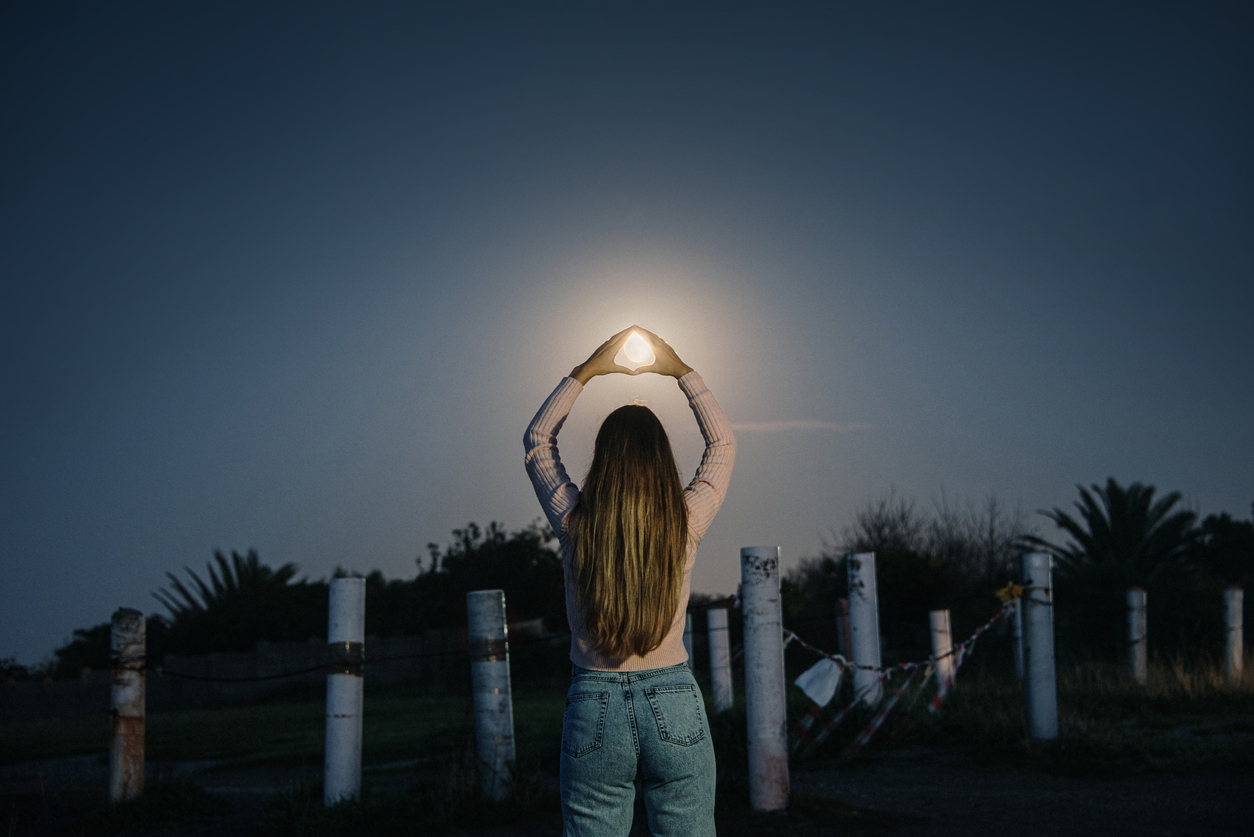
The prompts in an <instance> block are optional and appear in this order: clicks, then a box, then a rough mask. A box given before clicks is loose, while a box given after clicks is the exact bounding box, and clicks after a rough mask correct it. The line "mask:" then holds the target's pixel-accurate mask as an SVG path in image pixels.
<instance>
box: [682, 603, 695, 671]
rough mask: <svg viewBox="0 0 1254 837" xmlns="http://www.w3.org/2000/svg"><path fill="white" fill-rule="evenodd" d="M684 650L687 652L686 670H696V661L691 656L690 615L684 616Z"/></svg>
mask: <svg viewBox="0 0 1254 837" xmlns="http://www.w3.org/2000/svg"><path fill="white" fill-rule="evenodd" d="M684 650H685V651H687V652H688V668H689V669H690V670H692V671H696V670H697V661H696V660H695V659H694V658H693V656H692V614H691V613H685V614H684Z"/></svg>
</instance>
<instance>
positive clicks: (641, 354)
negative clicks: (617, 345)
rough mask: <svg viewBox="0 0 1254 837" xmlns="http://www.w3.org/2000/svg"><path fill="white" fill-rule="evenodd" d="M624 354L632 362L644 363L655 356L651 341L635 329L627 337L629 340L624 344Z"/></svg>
mask: <svg viewBox="0 0 1254 837" xmlns="http://www.w3.org/2000/svg"><path fill="white" fill-rule="evenodd" d="M623 354H625V355H627V359H628V360H630V361H631V362H632V363H639V364H643V363H645V361H647V360H648V359H649V358H650V357H652V356H653V348H652V347H651V346H650V345H649V341H647V340H645V339H644V338H643V337H641V336H640V332H638V331H633V332H632V333H631V335H630V336H629V337H628V338H627V342H626V343H624V344H623Z"/></svg>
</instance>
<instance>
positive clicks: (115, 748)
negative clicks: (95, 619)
mask: <svg viewBox="0 0 1254 837" xmlns="http://www.w3.org/2000/svg"><path fill="white" fill-rule="evenodd" d="M146 634H147V627H146V625H145V622H144V614H142V613H140V612H139V611H138V610H130V609H129V608H119V609H118V610H117V612H115V613H114V614H113V619H112V622H111V624H110V626H109V651H110V654H111V656H112V657H113V686H112V688H111V689H110V698H111V699H112V703H113V709H112V715H113V728H112V731H111V734H110V736H109V801H110V802H121V801H123V800H126V799H134V798H135V797H137V796H139V795H140V794H142V793H143V792H144V657H145V654H146V648H145V646H146V639H147V637H146Z"/></svg>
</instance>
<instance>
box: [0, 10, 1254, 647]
mask: <svg viewBox="0 0 1254 837" xmlns="http://www.w3.org/2000/svg"><path fill="white" fill-rule="evenodd" d="M523 5H524V4H504V3H502V4H474V3H440V4H434V3H426V4H413V5H409V4H399V3H379V4H342V5H331V4H321V3H300V4H290V5H273V4H271V5H266V6H265V7H264V8H263V9H258V8H253V4H235V3H224V2H214V3H189V4H166V3H149V4H126V5H125V6H124V7H122V8H116V7H114V6H113V5H112V4H89V3H73V4H58V3H33V2H32V3H21V2H19V3H10V4H9V5H8V6H7V7H6V10H5V11H3V12H2V13H0V118H2V119H3V130H2V132H0V142H2V143H3V146H4V153H3V157H2V158H0V178H2V180H0V254H2V255H0V271H2V272H3V277H4V281H3V296H2V297H0V339H2V340H3V341H4V342H3V353H2V357H3V392H4V397H3V400H2V402H0V403H2V405H3V406H2V412H0V415H2V416H3V419H2V421H3V426H2V429H3V433H2V434H0V491H2V494H0V501H2V502H3V508H4V512H3V524H2V529H0V559H2V560H3V578H2V581H0V657H4V656H15V657H17V658H18V660H19V661H21V662H26V663H33V662H36V661H37V660H39V659H41V658H43V657H45V656H47V655H48V654H49V653H50V652H51V651H52V649H53V648H54V647H55V646H56V645H58V644H60V643H61V642H63V641H64V640H65V639H67V638H68V636H69V633H70V631H71V629H73V628H75V627H80V626H86V625H91V624H94V623H98V622H101V621H104V620H106V619H107V618H108V616H109V614H110V613H111V612H112V611H113V610H114V609H115V608H117V607H119V606H131V607H138V608H141V609H144V610H145V611H150V612H151V611H155V610H157V609H158V605H157V603H156V602H155V601H154V600H153V599H151V597H150V595H149V593H150V591H152V590H154V589H156V588H158V587H160V586H161V585H162V584H163V582H164V580H165V579H164V574H165V572H166V571H167V570H178V569H179V568H180V567H182V566H183V565H185V564H186V565H190V566H192V567H196V568H199V567H203V565H204V562H205V561H206V560H207V559H209V557H210V555H211V551H212V550H213V549H215V548H217V549H224V550H231V549H237V550H241V551H242V550H245V549H248V548H250V547H255V548H257V549H258V550H259V551H260V553H261V556H262V557H263V559H265V560H267V561H269V562H271V563H274V564H278V563H282V562H286V561H295V562H296V563H298V564H299V565H300V567H301V568H302V570H303V571H304V572H305V573H308V574H309V575H310V576H313V577H318V576H325V575H327V574H328V573H329V572H330V571H331V570H332V569H334V567H336V566H337V565H342V566H345V567H350V568H356V569H359V570H369V569H371V568H375V567H377V568H379V569H382V570H383V571H384V572H385V573H386V574H387V575H389V576H399V577H409V576H411V575H412V574H413V573H414V572H415V570H416V566H415V562H414V559H415V557H416V556H418V555H419V554H421V553H423V552H424V545H425V544H426V543H427V542H428V541H433V540H434V541H440V542H443V541H445V540H446V538H447V537H448V532H449V530H450V529H452V528H453V527H455V526H459V525H462V524H464V523H466V522H467V521H471V520H474V521H479V522H487V521H489V520H493V519H496V520H502V521H504V522H505V523H506V525H507V526H510V527H518V526H522V525H524V524H526V523H527V522H529V521H531V520H533V519H535V518H536V517H537V516H538V515H539V513H540V510H539V506H538V504H537V503H536V501H535V498H534V496H533V495H532V493H531V488H530V485H529V484H528V481H527V478H526V475H525V473H524V470H523V467H522V431H523V428H524V427H525V426H526V424H527V421H528V420H529V418H530V417H531V415H532V414H533V412H534V411H535V409H536V408H537V407H538V406H539V404H540V402H541V401H542V400H543V399H544V397H545V396H546V395H547V394H548V392H549V391H550V389H551V388H552V387H553V386H554V385H555V384H556V383H557V381H558V379H559V378H560V377H561V376H562V375H564V374H565V373H566V372H568V371H569V370H570V368H571V367H572V366H573V365H575V364H576V363H577V362H578V361H580V360H582V359H583V357H585V356H586V355H587V353H588V352H589V351H591V349H593V348H594V347H595V346H596V345H597V344H598V343H599V342H600V341H601V340H602V339H604V337H606V336H608V335H609V334H610V333H612V332H614V331H616V330H618V329H620V328H622V327H624V326H626V325H628V324H630V323H631V322H633V321H638V322H640V323H641V324H643V325H645V326H646V327H648V328H651V329H653V330H654V331H657V332H658V333H660V334H662V335H663V336H664V337H666V338H667V339H668V340H669V342H671V344H672V345H674V346H675V347H676V348H677V349H678V351H679V352H680V353H681V355H682V356H683V357H684V358H685V360H687V361H688V362H689V363H690V364H692V365H693V366H694V367H696V368H697V369H699V370H700V371H701V372H702V373H703V374H704V376H705V378H706V380H707V381H708V383H709V384H710V386H711V388H712V390H713V391H714V393H715V395H716V396H717V397H718V399H719V401H720V402H721V403H722V405H723V407H724V409H725V410H726V412H727V414H728V415H729V417H730V418H731V420H732V421H733V422H735V423H737V424H738V425H739V426H741V428H742V429H741V430H740V432H739V439H740V454H739V462H738V464H737V470H736V474H735V476H734V478H733V482H732V488H731V491H730V493H729V495H728V498H727V502H726V505H725V506H724V508H723V511H722V513H721V514H720V516H719V518H718V520H717V521H716V522H715V524H714V527H713V529H712V530H711V532H710V534H709V536H708V537H707V539H706V541H705V543H704V544H703V546H702V548H701V553H700V556H699V558H698V564H697V568H696V571H695V574H694V583H693V587H694V589H695V590H699V591H706V592H712V593H713V592H727V591H730V590H732V589H734V587H735V584H736V582H737V580H738V576H739V565H738V556H737V550H738V548H739V547H740V546H743V545H750V544H779V545H780V546H781V547H782V548H783V554H784V558H785V562H786V564H791V563H792V562H795V561H796V560H797V559H798V558H799V557H802V556H805V555H807V554H813V553H815V552H816V551H817V550H818V549H819V548H820V546H821V544H822V542H823V539H824V537H825V536H830V534H831V533H832V531H833V530H839V529H840V528H841V527H842V526H843V525H844V524H846V523H847V522H848V521H849V520H850V518H851V516H852V514H853V512H854V511H855V510H856V509H857V508H858V507H860V506H861V505H863V504H864V503H866V502H867V501H868V500H872V499H875V498H878V497H880V496H882V495H883V494H884V493H885V492H886V491H887V490H888V489H889V488H890V487H896V488H897V489H898V490H900V491H901V492H903V493H905V494H907V495H911V496H914V497H916V498H918V499H919V500H920V501H921V502H923V503H925V504H926V503H927V502H929V501H931V500H932V499H933V498H936V497H938V496H939V495H940V493H941V492H942V491H944V492H945V494H946V496H947V497H949V498H950V500H951V501H952V500H955V499H956V500H958V501H962V500H965V499H973V500H975V499H979V498H981V497H984V496H986V495H988V494H989V493H990V492H991V493H994V494H996V495H997V496H998V497H999V498H1001V499H1002V500H1004V501H1006V502H1007V503H1010V504H1020V505H1021V507H1022V508H1023V510H1024V511H1025V512H1026V513H1028V514H1029V515H1031V514H1032V513H1033V512H1034V511H1035V510H1036V509H1039V508H1043V507H1052V506H1055V505H1064V506H1065V505H1069V504H1070V503H1071V501H1072V499H1073V498H1074V496H1075V484H1076V483H1091V482H1095V481H1102V480H1105V478H1106V477H1107V476H1114V477H1116V478H1117V479H1119V480H1121V481H1123V482H1129V481H1133V480H1142V481H1147V482H1150V483H1153V484H1155V485H1157V486H1159V488H1160V489H1162V490H1180V491H1182V492H1183V494H1184V496H1185V498H1186V501H1187V503H1188V504H1189V505H1190V506H1191V507H1193V508H1195V509H1197V510H1198V511H1200V512H1202V513H1204V514H1205V513H1209V512H1214V511H1225V510H1226V511H1230V512H1233V513H1234V514H1236V515H1237V516H1239V517H1246V516H1248V515H1249V513H1250V502H1251V500H1254V440H1252V437H1251V428H1254V387H1252V386H1251V383H1252V381H1251V372H1250V367H1251V358H1254V337H1252V335H1251V321H1252V317H1251V312H1252V311H1254V281H1251V280H1252V277H1254V270H1252V267H1254V258H1252V257H1254V244H1252V241H1251V232H1252V231H1254V223H1252V221H1254V191H1252V189H1251V186H1252V183H1254V178H1252V177H1251V174H1252V172H1251V165H1252V164H1251V160H1252V159H1254V155H1251V154H1250V149H1251V148H1254V138H1252V137H1251V127H1252V121H1254V120H1252V113H1254V110H1252V108H1251V103H1252V101H1254V98H1252V96H1251V92H1252V89H1251V87H1252V86H1251V79H1254V67H1252V66H1251V64H1252V63H1254V49H1252V48H1251V44H1252V43H1254V38H1252V37H1251V35H1252V32H1254V30H1252V28H1251V20H1250V17H1249V12H1248V6H1246V5H1244V4H1238V3H1232V4H1204V3H1188V4H1183V3H1181V4H1169V5H1156V4H1147V3H1134V4H1127V5H1123V6H1121V5H1111V4H1100V3H1099V4H1092V3H1082V4H1063V3H1054V2H1051V3H1042V4H1037V5H1034V6H1026V5H1024V4H1005V3H990V4H985V5H977V4H930V3H892V4H839V3H822V4H779V3H772V4H760V5H757V6H739V5H738V6H735V7H734V8H733V7H728V6H727V5H726V4H683V5H681V6H680V7H678V8H676V7H674V6H673V5H672V4H659V5H647V4H639V3H635V4H601V5H596V6H593V5H591V4H575V3H571V4H560V5H559V4H553V5H548V4H544V5H540V4H526V5H527V7H525V8H524V7H523ZM636 397H643V398H646V399H648V401H649V403H650V404H651V405H652V406H654V407H655V409H656V410H657V411H658V412H659V414H661V415H662V417H663V419H664V421H665V422H666V423H667V425H668V427H669V428H670V430H671V435H672V438H673V440H674V441H675V444H676V448H677V452H678V454H679V456H680V459H681V466H682V468H683V470H684V472H685V475H687V474H688V473H689V472H690V471H691V469H692V468H693V467H695V464H696V460H697V457H698V456H699V452H700V444H699V436H698V434H697V430H696V425H695V422H694V421H693V419H692V417H691V414H690V413H689V412H688V411H687V408H686V405H685V404H684V402H683V399H682V397H681V396H680V394H679V391H678V388H677V387H675V386H674V384H673V382H670V381H669V380H663V379H658V378H653V379H651V380H644V379H625V378H618V379H613V380H610V379H599V380H597V381H595V382H594V383H593V384H592V386H591V387H590V388H589V391H588V392H587V393H586V394H585V395H584V396H583V398H581V400H580V401H579V402H578V403H577V405H576V407H575V411H574V413H573V415H572V418H571V420H570V422H569V423H568V426H567V428H566V430H565V431H564V433H563V436H562V442H563V451H564V453H565V458H566V460H567V462H568V464H569V465H570V466H571V470H572V473H577V474H578V473H581V472H582V471H583V469H584V468H585V467H586V464H587V461H588V454H589V452H590V446H591V440H592V436H593V433H594V432H595V428H596V425H597V423H598V421H599V419H600V418H601V417H602V416H604V415H605V414H606V413H607V412H609V410H611V409H613V408H614V407H615V406H617V405H619V404H621V403H623V402H625V401H628V400H630V399H632V398H636ZM1035 522H1036V524H1037V525H1038V526H1040V527H1041V531H1042V533H1043V534H1049V532H1050V529H1049V528H1047V527H1049V526H1050V524H1048V523H1047V522H1046V521H1044V520H1043V519H1041V518H1036V521H1035Z"/></svg>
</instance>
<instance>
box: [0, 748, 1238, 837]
mask: <svg viewBox="0 0 1254 837" xmlns="http://www.w3.org/2000/svg"><path fill="white" fill-rule="evenodd" d="M214 767H215V766H214V765H213V764H212V763H206V762H199V763H187V762H185V763H180V764H165V765H151V766H150V768H151V775H150V781H152V780H157V779H174V778H194V779H195V780H196V781H197V782H199V783H200V784H202V785H203V786H204V787H205V788H206V789H207V790H208V791H209V792H210V793H211V794H213V795H214V796H218V797H220V798H222V799H225V800H226V801H227V802H228V803H229V809H228V812H227V813H226V814H225V815H223V816H221V817H216V818H214V819H212V820H210V821H207V822H205V823H202V824H197V825H192V826H183V827H180V828H174V829H161V830H157V831H150V832H144V833H148V834H154V835H171V837H173V835H184V836H185V837H201V835H203V836H204V837H208V835H223V834H232V835H247V834H251V833H257V826H258V824H259V821H260V818H261V814H262V812H263V811H264V810H265V808H266V806H267V805H268V804H269V803H270V801H271V800H272V799H273V798H274V795H275V794H276V793H278V792H280V791H282V790H285V789H289V788H291V787H293V786H295V785H296V784H297V783H299V782H301V781H306V782H308V781H313V780H316V779H317V770H316V769H315V767H314V766H308V767H306V768H304V769H301V768H285V769H276V768H253V769H238V770H222V769H214ZM107 775H108V774H107V767H106V766H105V764H104V763H103V759H102V758H101V757H99V756H83V757H75V758H68V759H52V760H47V761H41V762H27V763H24V764H16V765H9V766H5V767H0V835H5V836H6V837H19V835H21V837H25V835H37V834H38V835H44V834H47V835H79V834H86V833H90V832H88V831H86V830H85V827H84V822H85V819H86V817H87V816H88V815H89V814H90V813H91V812H92V811H94V810H97V809H99V808H100V806H102V805H103V804H104V802H105V789H106V786H107ZM414 775H415V774H414V773H413V772H412V771H410V770H408V769H407V766H406V765H404V764H398V765H391V766H387V767H385V768H384V769H374V770H370V771H368V772H367V773H366V775H365V776H364V779H363V781H364V784H365V786H366V787H367V788H369V789H373V790H376V791H386V790H401V789H404V788H405V787H407V786H408V784H410V783H412V782H413V780H414ZM792 787H793V802H792V805H791V807H790V809H789V811H788V812H786V813H782V814H771V815H761V814H754V813H753V812H751V811H749V809H748V805H747V802H746V801H745V800H743V799H737V798H735V797H734V795H730V794H727V793H724V795H723V796H722V797H721V798H720V799H719V811H718V819H719V823H718V828H719V833H720V834H722V835H724V837H739V835H763V836H764V837H784V835H789V837H808V835H827V834H842V835H843V834H859V835H863V834H894V835H910V837H914V835H918V836H919V837H925V836H926V837H948V835H1002V834H1007V833H1009V834H1015V835H1023V836H1024V837H1034V836H1035V835H1041V837H1045V835H1050V836H1051V837H1052V835H1112V837H1113V835H1138V837H1140V835H1173V836H1174V837H1185V835H1238V834H1239V835H1249V834H1254V813H1251V811H1254V807H1251V801H1250V797H1251V792H1252V791H1254V774H1251V773H1248V772H1218V771H1209V772H1198V771H1196V770H1193V771H1189V772H1181V773H1178V774H1177V773H1171V772H1166V771H1154V772H1142V773H1137V774H1131V775H1122V776H1116V777H1111V778H1078V777H1072V776H1060V775H1053V774H1050V773H1046V772H1042V771H1041V770H1039V769H1036V768H1034V767H1032V766H1028V765H1023V766H1020V765H1008V764H996V765H987V764H979V763H976V762H974V761H972V760H971V759H968V758H965V757H962V756H959V755H955V754H953V753H952V752H948V751H899V752H890V753H887V754H883V755H879V756H877V757H876V758H874V759H872V760H869V761H867V762H862V763H858V764H854V765H848V766H843V767H841V768H839V769H826V770H797V771H794V773H793V776H792ZM637 813H638V816H637V823H636V827H635V828H634V829H633V832H632V834H633V835H637V834H639V835H645V834H647V833H648V831H647V827H644V823H643V808H642V807H639V808H638V812H637ZM560 831H561V818H560V816H559V815H558V813H557V812H556V811H554V812H552V813H550V814H541V815H539V816H538V817H536V818H534V819H531V820H529V821H527V822H521V823H518V824H516V825H511V826H501V827H495V828H491V829H479V830H476V831H472V832H463V837H536V835H552V834H558V833H560Z"/></svg>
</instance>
